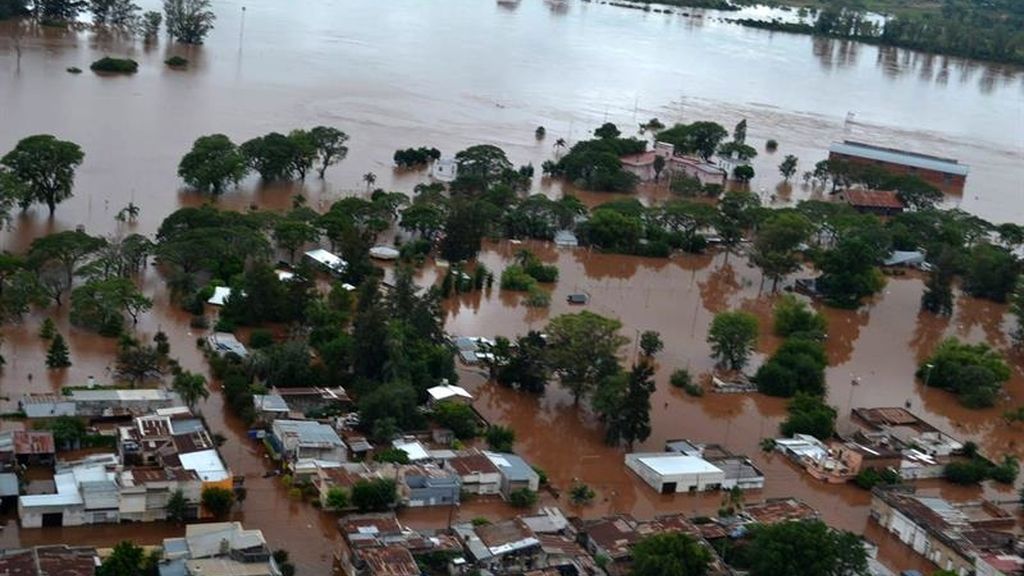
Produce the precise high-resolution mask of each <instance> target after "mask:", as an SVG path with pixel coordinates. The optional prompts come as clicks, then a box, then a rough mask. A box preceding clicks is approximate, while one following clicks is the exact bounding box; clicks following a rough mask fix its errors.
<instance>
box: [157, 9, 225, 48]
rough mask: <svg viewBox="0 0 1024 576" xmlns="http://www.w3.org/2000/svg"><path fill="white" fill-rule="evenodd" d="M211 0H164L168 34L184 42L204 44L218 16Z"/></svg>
mask: <svg viewBox="0 0 1024 576" xmlns="http://www.w3.org/2000/svg"><path fill="white" fill-rule="evenodd" d="M211 8H212V3H211V1H210V0H164V17H165V18H164V19H165V20H166V21H167V35H168V36H170V37H171V38H173V39H175V40H177V41H178V42H182V43H184V44H202V43H203V40H204V39H205V38H206V35H207V34H209V33H210V31H211V30H213V22H214V21H215V20H216V19H217V16H216V15H215V14H214V13H213V10H212V9H211Z"/></svg>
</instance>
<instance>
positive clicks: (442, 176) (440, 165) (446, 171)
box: [430, 158, 459, 182]
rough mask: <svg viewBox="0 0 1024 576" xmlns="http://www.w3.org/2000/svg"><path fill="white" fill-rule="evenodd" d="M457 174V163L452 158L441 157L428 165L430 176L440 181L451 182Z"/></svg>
mask: <svg viewBox="0 0 1024 576" xmlns="http://www.w3.org/2000/svg"><path fill="white" fill-rule="evenodd" d="M458 176H459V165H458V163H456V162H455V159H453V158H441V159H440V160H438V161H436V162H434V163H433V164H431V165H430V177H431V178H433V179H434V180H439V181H441V182H451V181H452V180H455V179H456V178H458Z"/></svg>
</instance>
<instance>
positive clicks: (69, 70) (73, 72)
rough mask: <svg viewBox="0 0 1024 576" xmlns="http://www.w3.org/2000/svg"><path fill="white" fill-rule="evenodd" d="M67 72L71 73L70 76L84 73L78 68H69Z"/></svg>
mask: <svg viewBox="0 0 1024 576" xmlns="http://www.w3.org/2000/svg"><path fill="white" fill-rule="evenodd" d="M67 70H68V73H70V74H81V73H82V69H81V68H79V67H78V66H69V67H68V69H67Z"/></svg>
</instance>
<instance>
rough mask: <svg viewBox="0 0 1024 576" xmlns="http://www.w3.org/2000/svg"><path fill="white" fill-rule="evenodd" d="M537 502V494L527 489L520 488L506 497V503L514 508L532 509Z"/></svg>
mask: <svg viewBox="0 0 1024 576" xmlns="http://www.w3.org/2000/svg"><path fill="white" fill-rule="evenodd" d="M537 500H538V498H537V493H536V492H534V491H533V490H530V489H529V488H520V489H519V490H516V491H515V492H512V493H511V494H509V495H508V503H509V504H511V505H512V506H513V507H515V508H533V506H534V505H536V504H537Z"/></svg>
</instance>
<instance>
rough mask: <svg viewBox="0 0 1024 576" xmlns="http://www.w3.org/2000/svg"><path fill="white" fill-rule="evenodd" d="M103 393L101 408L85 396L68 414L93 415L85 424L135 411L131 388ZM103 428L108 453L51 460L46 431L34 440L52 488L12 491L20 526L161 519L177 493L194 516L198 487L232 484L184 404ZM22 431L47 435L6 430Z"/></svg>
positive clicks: (187, 512)
mask: <svg viewBox="0 0 1024 576" xmlns="http://www.w3.org/2000/svg"><path fill="white" fill-rule="evenodd" d="M103 392H105V393H110V392H117V391H110V390H106V391H103ZM109 397H110V398H111V399H112V400H111V403H110V405H108V406H103V405H102V403H100V402H98V401H97V400H96V399H95V398H92V397H89V399H88V400H87V401H86V402H84V403H79V402H75V403H74V408H75V411H74V414H75V415H76V417H78V416H80V415H81V414H82V413H83V412H85V413H87V414H100V415H101V416H97V417H95V418H89V419H87V420H89V423H90V424H92V423H94V422H95V420H96V419H105V418H110V416H109V415H110V414H112V413H122V411H124V413H133V412H134V411H135V410H141V408H140V405H138V404H136V402H139V401H141V400H138V398H139V397H136V396H134V395H131V394H129V395H126V396H120V395H117V394H113V395H110V396H109ZM125 398H127V400H126V399H125ZM125 402H127V404H126V403H125ZM30 405H32V404H31V403H30ZM34 405H38V403H35V404H34ZM83 407H84V409H83ZM65 415H66V414H65ZM108 423H109V422H108ZM108 431H109V432H110V433H112V434H113V436H114V440H115V442H116V444H115V446H116V448H115V450H114V451H112V452H108V453H97V454H91V455H89V456H86V457H84V458H80V459H77V460H60V459H56V458H55V457H54V453H55V449H54V446H53V439H52V436H51V437H49V439H48V441H40V442H38V444H37V445H38V446H43V447H44V448H43V451H44V452H48V455H49V458H48V459H46V460H43V459H39V460H37V461H36V462H37V463H41V464H45V465H52V466H53V486H52V489H51V490H50V491H47V492H43V493H32V494H24V495H20V496H18V498H17V507H18V517H19V519H20V522H21V525H22V526H24V527H27V528H38V527H49V526H81V525H89V524H102V523H116V522H125V521H129V522H151V521H156V520H164V519H166V518H167V515H168V511H167V504H168V501H169V499H170V498H171V495H172V494H174V493H175V492H179V491H180V492H181V494H182V495H183V496H184V498H185V501H186V503H187V505H186V510H185V516H186V517H188V518H199V517H201V516H202V515H203V511H202V510H201V507H200V504H199V503H200V501H201V496H202V492H203V491H204V490H206V489H208V488H211V487H217V488H224V489H229V490H230V489H233V488H234V478H233V476H232V474H231V472H230V470H229V469H228V468H227V466H226V465H225V464H224V461H223V460H222V459H221V457H220V454H219V452H218V450H217V445H216V442H215V441H214V439H213V437H212V436H211V435H210V433H209V432H208V431H207V430H206V426H205V424H204V423H203V421H202V420H201V419H199V418H197V417H195V416H194V415H193V414H192V413H191V411H189V409H188V408H186V407H184V406H173V407H166V408H158V409H156V410H155V412H154V413H151V414H146V415H143V416H136V417H133V418H131V419H129V420H127V421H125V422H123V423H121V424H117V423H114V424H113V426H110V427H108ZM29 434H31V435H40V434H49V433H48V432H46V433H42V432H24V431H18V432H15V433H14V435H15V436H17V435H29ZM47 446H48V447H47ZM37 456H43V454H38V455H37Z"/></svg>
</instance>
